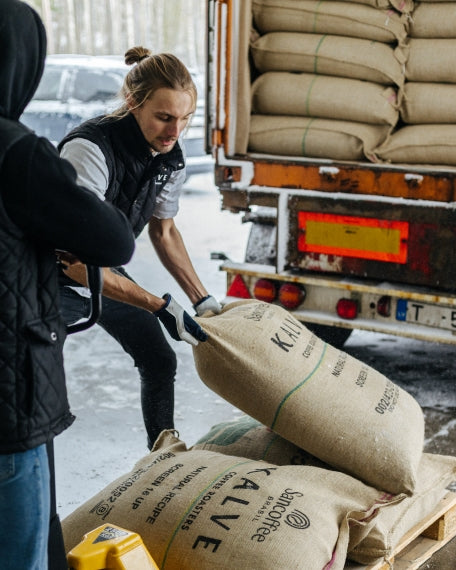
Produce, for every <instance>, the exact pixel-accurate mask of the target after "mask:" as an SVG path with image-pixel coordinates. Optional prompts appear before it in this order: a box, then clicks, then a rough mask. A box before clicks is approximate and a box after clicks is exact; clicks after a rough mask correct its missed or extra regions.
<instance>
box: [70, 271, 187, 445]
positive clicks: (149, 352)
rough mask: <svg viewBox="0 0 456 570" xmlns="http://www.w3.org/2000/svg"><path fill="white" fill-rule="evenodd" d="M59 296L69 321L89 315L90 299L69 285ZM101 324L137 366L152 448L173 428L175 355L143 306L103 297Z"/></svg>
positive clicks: (149, 441)
mask: <svg viewBox="0 0 456 570" xmlns="http://www.w3.org/2000/svg"><path fill="white" fill-rule="evenodd" d="M124 275H125V276H126V277H129V276H128V275H127V274H126V273H124ZM60 296H61V310H62V314H63V318H64V320H65V322H66V323H67V324H71V323H74V322H75V321H77V320H79V319H80V318H86V317H87V316H88V313H89V311H90V299H88V298H85V297H81V296H80V295H79V294H78V293H76V292H75V291H74V290H72V289H70V288H68V287H61V288H60ZM98 324H99V325H100V326H101V327H102V328H103V329H104V330H105V331H106V332H107V333H108V334H109V335H110V336H112V337H113V338H114V339H115V340H116V341H117V342H118V343H119V344H120V346H121V347H122V348H123V350H124V351H125V352H127V353H128V354H129V355H130V356H131V357H132V358H133V361H134V364H135V366H136V367H137V368H138V371H139V376H140V380H141V408H142V414H143V419H144V425H145V428H146V432H147V437H148V446H149V448H150V447H151V445H152V444H153V443H154V441H155V440H156V438H157V437H158V435H159V434H160V432H161V431H163V430H164V429H173V428H174V378H175V374H176V366H177V360H176V354H175V352H174V350H173V349H172V348H171V346H170V344H169V343H168V341H167V340H166V338H165V335H164V333H163V330H162V328H161V325H160V322H159V320H158V319H157V317H155V315H153V314H152V313H150V312H148V311H145V310H143V309H138V308H137V307H133V306H132V305H128V304H126V303H120V302H118V301H113V300H112V299H108V298H107V297H103V299H102V312H101V317H100V319H99V321H98Z"/></svg>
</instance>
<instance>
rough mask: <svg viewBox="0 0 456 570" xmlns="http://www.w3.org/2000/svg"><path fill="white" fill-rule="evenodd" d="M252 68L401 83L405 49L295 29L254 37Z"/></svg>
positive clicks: (262, 71) (261, 70)
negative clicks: (299, 31) (296, 30)
mask: <svg viewBox="0 0 456 570" xmlns="http://www.w3.org/2000/svg"><path fill="white" fill-rule="evenodd" d="M250 46H251V47H250V49H251V53H252V57H253V61H254V64H255V67H256V68H257V70H258V71H260V73H264V72H265V71H298V72H305V73H318V74H319V75H335V76H337V77H350V78H352V79H362V80H364V81H373V82H374V83H382V84H384V85H392V84H395V85H398V86H402V84H403V82H404V65H403V64H404V63H405V52H404V50H403V49H402V48H399V47H398V48H393V47H391V46H390V45H387V44H383V43H380V42H371V41H369V40H365V39H360V38H346V37H342V36H330V35H321V34H306V33H297V32H271V33H269V34H265V35H263V36H260V37H259V38H257V39H254V40H253V41H252V42H251V44H250Z"/></svg>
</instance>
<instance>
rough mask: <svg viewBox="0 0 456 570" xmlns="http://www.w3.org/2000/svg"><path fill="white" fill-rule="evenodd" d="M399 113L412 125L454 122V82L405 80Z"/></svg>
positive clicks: (455, 96) (455, 97)
mask: <svg viewBox="0 0 456 570" xmlns="http://www.w3.org/2000/svg"><path fill="white" fill-rule="evenodd" d="M400 115H401V118H402V120H403V121H404V122H405V123H409V124H412V125H420V124H423V123H424V124H426V123H428V124H433V123H434V124H438V123H447V124H451V123H456V84H455V83H420V82H418V81H407V82H406V83H405V85H404V96H403V97H402V101H401V105H400Z"/></svg>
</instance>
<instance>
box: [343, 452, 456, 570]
mask: <svg viewBox="0 0 456 570" xmlns="http://www.w3.org/2000/svg"><path fill="white" fill-rule="evenodd" d="M455 479H456V457H450V456H444V455H432V454H429V453H425V454H423V457H422V459H421V463H420V466H419V470H418V479H417V484H416V487H415V492H414V493H413V495H412V496H411V497H407V498H406V499H405V500H404V501H402V502H401V503H400V504H396V505H394V506H392V507H391V508H389V509H388V510H387V511H386V510H382V512H381V513H380V514H379V515H378V517H377V518H376V520H375V524H374V526H373V527H372V530H371V531H370V532H369V534H368V535H367V536H366V538H365V539H364V540H362V542H361V543H360V544H359V545H358V546H357V547H356V548H354V549H353V550H352V551H350V553H349V558H350V559H352V560H354V561H356V562H359V563H361V564H371V563H375V562H377V561H379V560H381V559H383V558H384V557H388V556H389V555H390V554H391V553H392V551H393V550H394V548H395V547H396V545H397V544H398V543H399V541H400V539H401V538H402V537H403V536H404V534H406V533H407V532H408V531H409V530H410V529H411V528H413V527H414V526H415V525H416V524H418V523H420V522H421V521H422V520H423V519H424V518H425V517H426V516H428V515H429V513H430V512H431V511H432V509H434V508H435V507H436V505H437V504H438V502H439V501H440V499H441V498H442V496H443V495H444V494H445V492H446V490H445V487H446V486H447V485H448V484H449V483H451V482H452V481H454V480H455Z"/></svg>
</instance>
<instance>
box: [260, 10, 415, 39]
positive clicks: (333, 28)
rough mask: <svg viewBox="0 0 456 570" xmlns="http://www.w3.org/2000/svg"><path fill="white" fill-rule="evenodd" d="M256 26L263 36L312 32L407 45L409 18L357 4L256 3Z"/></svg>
mask: <svg viewBox="0 0 456 570" xmlns="http://www.w3.org/2000/svg"><path fill="white" fill-rule="evenodd" d="M252 9H253V23H254V26H255V28H256V29H257V30H258V31H259V32H260V33H261V34H266V33H268V32H309V33H312V34H334V35H336V36H348V37H352V38H365V39H368V40H372V41H378V42H386V43H395V42H400V43H402V42H404V41H405V39H406V37H407V30H406V22H407V16H406V15H404V14H400V13H398V12H393V11H387V10H379V9H378V8H373V7H371V6H363V5H362V4H358V3H355V2H350V3H348V2H346V3H344V2H334V1H333V2H331V1H327V2H321V1H320V0H253V1H252Z"/></svg>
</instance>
